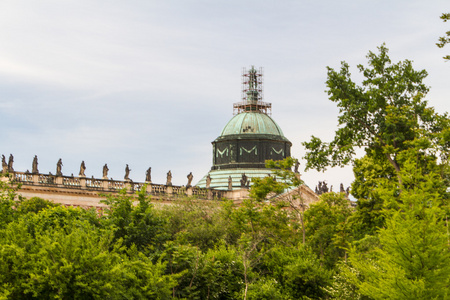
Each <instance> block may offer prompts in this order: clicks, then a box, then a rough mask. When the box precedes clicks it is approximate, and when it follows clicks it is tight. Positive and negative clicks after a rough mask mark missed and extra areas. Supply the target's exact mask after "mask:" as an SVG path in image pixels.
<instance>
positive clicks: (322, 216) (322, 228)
mask: <svg viewBox="0 0 450 300" xmlns="http://www.w3.org/2000/svg"><path fill="white" fill-rule="evenodd" d="M320 198H321V201H319V202H316V203H313V204H311V206H310V208H309V209H308V210H307V211H306V212H305V223H306V234H307V237H308V239H307V241H308V244H309V245H310V247H311V248H312V249H313V250H314V251H315V252H316V253H317V255H318V256H319V257H320V259H321V261H323V262H324V263H325V265H326V266H327V267H329V268H333V267H334V265H335V264H336V262H337V261H338V260H339V259H346V258H347V251H346V249H347V248H348V247H349V245H350V241H351V237H350V233H351V230H350V224H349V221H348V219H349V217H350V215H351V213H352V208H351V206H350V201H349V200H348V199H347V198H346V197H345V194H344V193H339V194H338V193H333V192H330V193H325V194H322V195H321V196H320Z"/></svg>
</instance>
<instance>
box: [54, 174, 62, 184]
mask: <svg viewBox="0 0 450 300" xmlns="http://www.w3.org/2000/svg"><path fill="white" fill-rule="evenodd" d="M55 183H56V184H57V185H63V178H62V176H56V179H55Z"/></svg>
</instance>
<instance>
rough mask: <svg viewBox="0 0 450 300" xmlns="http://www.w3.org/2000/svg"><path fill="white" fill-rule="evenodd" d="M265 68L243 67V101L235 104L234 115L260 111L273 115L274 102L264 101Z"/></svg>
mask: <svg viewBox="0 0 450 300" xmlns="http://www.w3.org/2000/svg"><path fill="white" fill-rule="evenodd" d="M263 84H264V83H263V69H262V68H259V69H258V70H257V69H255V67H254V66H252V67H251V68H250V70H248V71H247V69H246V68H242V101H241V102H237V103H234V104H233V115H236V114H240V113H242V112H260V113H264V114H266V115H269V116H270V115H272V103H268V102H263V101H262V99H263V95H264V94H263Z"/></svg>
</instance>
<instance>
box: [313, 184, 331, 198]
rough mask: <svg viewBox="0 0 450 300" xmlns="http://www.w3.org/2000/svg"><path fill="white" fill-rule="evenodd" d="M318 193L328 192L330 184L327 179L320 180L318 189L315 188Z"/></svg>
mask: <svg viewBox="0 0 450 300" xmlns="http://www.w3.org/2000/svg"><path fill="white" fill-rule="evenodd" d="M315 192H316V194H317V195H322V194H325V193H328V192H329V190H328V186H327V183H326V182H325V181H319V185H318V186H316V190H315Z"/></svg>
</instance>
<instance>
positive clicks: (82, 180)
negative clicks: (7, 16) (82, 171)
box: [80, 177, 86, 189]
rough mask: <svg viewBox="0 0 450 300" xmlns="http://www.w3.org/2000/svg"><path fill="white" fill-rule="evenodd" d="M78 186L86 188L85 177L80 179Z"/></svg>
mask: <svg viewBox="0 0 450 300" xmlns="http://www.w3.org/2000/svg"><path fill="white" fill-rule="evenodd" d="M80 186H81V188H82V189H85V188H86V178H85V177H81V178H80Z"/></svg>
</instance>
